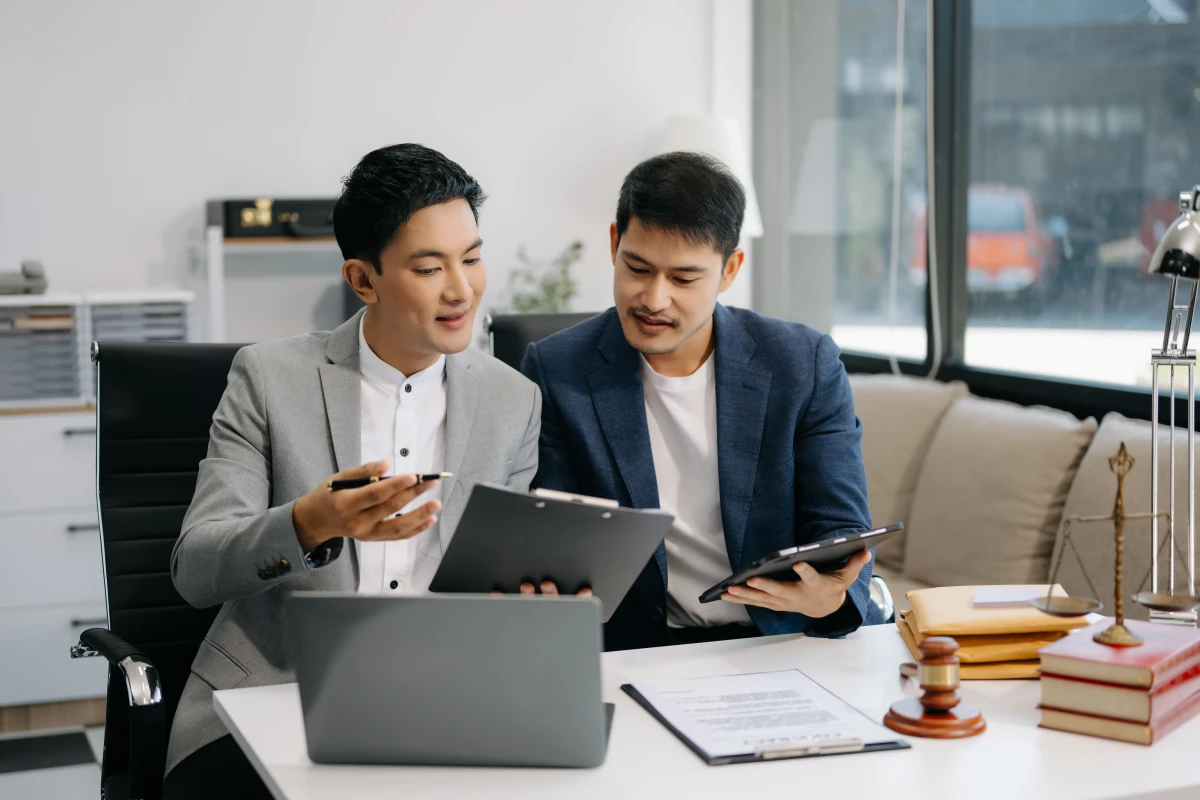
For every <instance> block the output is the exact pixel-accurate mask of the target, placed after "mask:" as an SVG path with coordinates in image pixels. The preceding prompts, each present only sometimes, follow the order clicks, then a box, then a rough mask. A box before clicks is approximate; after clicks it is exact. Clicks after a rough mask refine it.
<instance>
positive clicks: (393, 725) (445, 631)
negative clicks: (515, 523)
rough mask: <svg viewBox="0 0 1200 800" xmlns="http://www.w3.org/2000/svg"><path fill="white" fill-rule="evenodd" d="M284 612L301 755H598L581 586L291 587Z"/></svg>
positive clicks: (435, 761)
mask: <svg viewBox="0 0 1200 800" xmlns="http://www.w3.org/2000/svg"><path fill="white" fill-rule="evenodd" d="M287 621H288V632H289V635H290V647H291V651H292V654H293V656H294V657H295V664H296V677H297V680H298V681H299V684H300V700H301V703H302V705H303V709H304V729H305V736H306V738H307V740H308V755H309V758H311V759H312V760H313V761H315V762H319V763H325V764H426V765H441V764H445V765H474V766H523V767H531V766H542V767H595V766H598V765H600V764H601V763H603V761H604V755H605V749H606V745H607V739H608V726H609V722H610V719H611V706H609V707H607V708H606V707H605V705H604V702H603V699H602V695H601V689H600V649H601V627H600V602H599V601H598V600H596V599H594V598H590V599H588V598H576V597H557V598H552V597H530V596H519V595H509V596H504V597H495V596H490V595H445V594H443V595H436V596H419V597H387V596H373V595H358V594H351V593H334V592H297V593H295V594H293V595H291V596H290V597H289V599H288V613H287Z"/></svg>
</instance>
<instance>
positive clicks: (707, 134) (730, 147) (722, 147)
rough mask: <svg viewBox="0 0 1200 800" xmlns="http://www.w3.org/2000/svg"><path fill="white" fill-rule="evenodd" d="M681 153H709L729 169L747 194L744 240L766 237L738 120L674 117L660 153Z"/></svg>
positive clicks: (663, 137) (743, 224)
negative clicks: (681, 151) (680, 151)
mask: <svg viewBox="0 0 1200 800" xmlns="http://www.w3.org/2000/svg"><path fill="white" fill-rule="evenodd" d="M679 150H683V151H685V152H690V153H705V154H707V155H710V156H713V157H714V158H716V159H718V160H720V161H721V162H722V163H723V164H725V166H727V167H728V168H729V171H730V172H732V173H733V176H734V177H735V178H737V179H738V181H739V182H740V183H741V184H742V189H743V190H744V191H745V192H746V217H745V219H744V220H743V221H742V238H743V239H749V238H754V237H757V236H762V235H763V223H762V215H761V214H760V213H759V211H758V196H757V195H756V194H755V193H754V178H753V175H752V173H751V172H750V153H749V151H748V150H747V149H746V144H745V141H744V140H743V139H742V131H741V128H739V127H738V123H737V120H735V119H731V118H720V117H671V118H670V119H668V120H667V124H666V127H665V128H664V129H663V134H662V139H661V141H660V142H659V152H660V153H673V152H676V151H679Z"/></svg>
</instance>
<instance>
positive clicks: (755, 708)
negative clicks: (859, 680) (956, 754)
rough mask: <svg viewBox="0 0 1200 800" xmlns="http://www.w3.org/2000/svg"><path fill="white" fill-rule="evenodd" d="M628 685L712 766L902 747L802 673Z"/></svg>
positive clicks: (725, 676) (851, 707) (875, 725)
mask: <svg viewBox="0 0 1200 800" xmlns="http://www.w3.org/2000/svg"><path fill="white" fill-rule="evenodd" d="M632 686H633V688H634V689H635V690H636V691H637V692H638V693H639V694H640V695H641V696H642V698H643V699H644V700H645V701H646V702H648V703H649V704H650V705H652V706H653V707H654V709H655V711H656V712H657V713H658V714H659V715H660V716H661V717H662V719H663V721H665V722H666V723H667V724H668V725H669V726H670V727H672V728H674V729H675V731H676V732H677V733H678V734H679V735H680V736H682V737H684V738H685V739H686V740H688V741H689V742H690V743H692V744H693V745H694V746H695V747H697V748H698V749H699V750H701V751H702V752H703V753H704V754H705V755H706V756H707V757H708V758H709V759H710V760H712V759H725V758H736V757H744V756H750V757H759V758H771V757H776V756H782V755H821V754H825V753H841V752H854V751H857V750H862V749H863V748H865V747H870V746H871V745H881V744H891V743H895V742H897V741H901V740H900V737H898V736H897V735H896V734H895V733H894V732H892V731H890V730H888V729H887V728H885V727H883V726H882V725H879V724H878V723H876V722H875V721H874V720H872V719H871V718H869V717H867V716H866V715H865V714H863V713H862V712H860V711H858V710H857V709H855V708H854V707H853V706H851V705H849V704H848V703H846V702H845V701H844V700H842V699H840V698H839V697H837V696H836V695H834V694H833V693H832V692H830V691H829V690H827V689H825V688H824V687H823V686H821V685H820V684H818V683H816V682H815V681H813V680H812V679H811V678H809V677H808V676H807V675H805V674H804V673H803V672H800V671H799V670H784V671H780V672H759V673H751V674H748V675H723V676H718V677H711V678H684V679H680V680H661V681H636V682H634V683H633V684H632Z"/></svg>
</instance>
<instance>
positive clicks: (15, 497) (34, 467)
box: [0, 412, 96, 513]
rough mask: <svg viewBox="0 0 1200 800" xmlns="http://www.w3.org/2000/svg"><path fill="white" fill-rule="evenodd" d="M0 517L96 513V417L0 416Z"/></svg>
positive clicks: (66, 415) (86, 415)
mask: <svg viewBox="0 0 1200 800" xmlns="http://www.w3.org/2000/svg"><path fill="white" fill-rule="evenodd" d="M0 452H3V454H4V457H3V458H0V513H11V512H18V511H38V510H44V509H59V508H74V507H85V508H86V507H88V506H91V507H95V505H96V415H95V413H94V412H77V413H70V414H11V415H9V414H6V415H0Z"/></svg>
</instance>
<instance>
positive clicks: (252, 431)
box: [171, 347, 342, 608]
mask: <svg viewBox="0 0 1200 800" xmlns="http://www.w3.org/2000/svg"><path fill="white" fill-rule="evenodd" d="M294 505H295V503H294V502H293V503H287V504H285V505H281V506H275V507H274V508H272V507H271V433H270V424H269V420H268V418H267V403H266V389H265V384H264V381H263V378H262V368H261V365H260V362H259V358H258V354H257V353H256V352H255V351H254V348H253V347H244V348H242V349H241V350H239V351H238V353H237V355H236V356H235V357H234V359H233V366H232V367H231V368H230V371H229V383H228V385H227V386H226V388H225V393H224V394H223V395H222V396H221V402H220V404H219V405H218V406H217V411H216V413H215V414H214V415H213V423H212V428H211V429H210V431H209V441H208V457H207V458H205V459H204V460H203V461H201V462H200V469H199V474H198V475H197V477H196V492H195V494H194V495H193V496H192V503H191V505H190V506H189V507H188V510H187V514H186V515H185V516H184V518H183V529H182V532H181V533H180V536H179V539H178V540H176V542H175V548H174V550H173V551H172V553H171V577H172V579H173V580H174V582H175V588H176V590H178V592H179V594H180V595H181V596H182V597H183V599H184V600H186V601H188V602H189V603H191V604H192V605H193V606H196V607H197V608H204V607H206V606H212V605H217V604H218V603H224V602H227V601H229V600H234V599H236V598H238V597H244V596H246V595H251V594H255V593H257V592H261V591H264V590H265V589H269V588H271V587H272V586H274V585H276V584H277V583H280V582H281V581H284V580H287V579H288V578H289V577H290V576H291V575H296V574H300V573H303V572H304V571H305V570H307V569H308V566H307V562H306V560H305V557H304V553H303V552H302V551H301V549H300V543H299V540H298V539H297V538H296V530H295V527H294V525H293V523H292V507H293V506H294ZM341 541H342V540H340V539H338V540H336V542H337V543H338V544H339V545H340V543H341ZM340 549H341V548H340V547H338V548H337V550H338V551H339V552H340ZM333 555H334V556H336V553H333Z"/></svg>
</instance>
